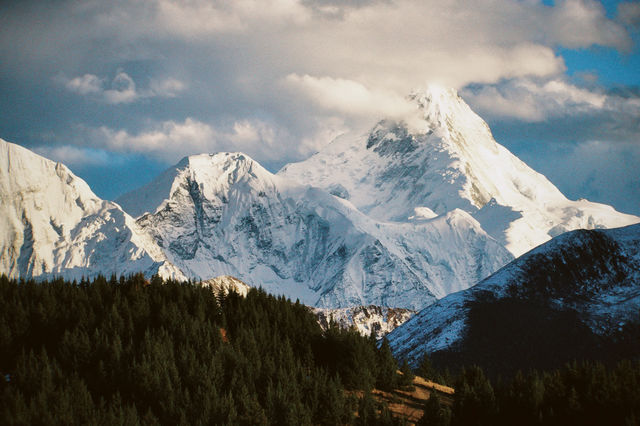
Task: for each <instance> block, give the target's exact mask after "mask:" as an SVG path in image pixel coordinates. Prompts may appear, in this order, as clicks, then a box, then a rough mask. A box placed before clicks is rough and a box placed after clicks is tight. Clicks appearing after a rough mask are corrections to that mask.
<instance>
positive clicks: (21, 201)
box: [0, 139, 184, 279]
mask: <svg viewBox="0 0 640 426" xmlns="http://www.w3.org/2000/svg"><path fill="white" fill-rule="evenodd" d="M0 200H1V201H2V202H1V203H0V217H2V220H1V221H0V273H5V274H7V275H8V276H9V277H22V278H29V277H42V278H45V277H49V276H53V275H56V276H64V277H67V278H70V279H73V278H80V277H82V276H86V277H89V276H95V275H97V274H103V275H110V274H118V275H121V274H129V273H134V272H144V273H146V274H147V275H151V274H154V273H160V274H162V275H164V276H167V277H176V278H184V275H182V273H181V272H180V271H179V270H178V269H176V268H175V267H173V265H171V264H170V263H169V262H167V261H166V258H165V256H164V254H163V253H162V250H160V248H159V247H157V246H156V245H155V244H154V243H153V241H152V240H151V239H150V238H149V236H148V235H147V234H146V233H144V232H142V231H141V230H140V229H139V227H138V226H137V225H136V223H135V221H134V220H133V218H131V216H129V215H128V214H127V213H125V212H124V211H123V210H122V209H121V208H120V207H119V206H118V205H117V204H115V203H112V202H110V201H104V200H101V199H99V198H98V197H97V196H96V195H95V194H94V193H93V192H92V191H91V189H90V188H89V186H88V185H87V184H86V183H85V182H84V181H83V180H82V179H80V178H78V177H77V176H75V175H74V174H73V173H72V172H71V171H70V170H69V169H68V168H67V167H65V166H64V165H62V164H60V163H54V162H53V161H50V160H47V159H45V158H43V157H41V156H39V155H37V154H34V153H33V152H31V151H29V150H27V149H25V148H22V147H20V146H18V145H15V144H12V143H9V142H6V141H4V140H2V139H0Z"/></svg>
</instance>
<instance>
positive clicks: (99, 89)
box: [58, 70, 186, 104]
mask: <svg viewBox="0 0 640 426" xmlns="http://www.w3.org/2000/svg"><path fill="white" fill-rule="evenodd" d="M58 80H62V81H63V83H64V85H65V87H66V88H67V89H68V90H70V91H71V92H74V93H77V94H79V95H89V96H91V97H92V98H94V99H100V100H102V101H104V102H106V103H108V104H128V103H132V102H135V101H137V100H140V99H143V98H152V97H156V96H159V97H167V98H172V97H175V96H177V95H178V94H179V93H180V92H182V91H183V90H184V89H185V88H186V85H185V84H184V83H183V82H181V81H180V80H177V79H175V78H167V79H164V80H155V79H153V80H151V82H150V86H149V88H148V89H144V90H139V89H137V88H136V83H135V82H134V81H133V78H131V77H130V76H129V75H128V74H127V73H126V72H124V71H122V70H118V72H117V73H116V75H115V76H114V78H113V80H111V83H110V85H109V87H108V88H107V87H105V79H104V78H100V77H98V76H97V75H93V74H84V75H83V76H79V77H75V78H72V79H70V80H67V79H65V78H64V77H58Z"/></svg>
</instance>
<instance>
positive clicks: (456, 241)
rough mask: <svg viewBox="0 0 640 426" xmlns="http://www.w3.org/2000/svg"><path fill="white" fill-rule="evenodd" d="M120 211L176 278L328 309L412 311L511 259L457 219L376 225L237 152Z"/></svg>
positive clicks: (199, 165) (212, 159)
mask: <svg viewBox="0 0 640 426" xmlns="http://www.w3.org/2000/svg"><path fill="white" fill-rule="evenodd" d="M159 200H162V201H161V202H160V204H158V205H156V203H158V201H159ZM118 202H119V203H121V205H122V206H123V208H124V209H125V210H127V211H131V212H133V213H140V212H145V213H143V214H142V215H140V216H139V217H138V219H137V224H138V226H139V227H140V228H142V229H144V230H145V231H146V232H147V233H148V234H149V235H151V237H152V238H153V240H154V241H155V243H156V244H157V245H158V246H160V247H162V248H163V250H164V253H165V255H166V256H167V258H168V259H169V261H170V262H171V263H172V264H174V265H176V266H177V267H179V268H180V270H182V271H183V272H184V273H185V275H187V276H189V277H194V278H201V279H205V278H207V277H211V276H217V275H220V274H225V275H231V276H234V277H237V278H239V279H240V280H242V281H244V282H246V283H249V284H251V285H260V286H262V287H263V288H265V289H266V290H267V291H269V292H272V293H275V294H286V295H287V296H289V297H291V298H294V299H295V298H298V299H300V301H301V302H303V303H305V304H308V305H312V306H319V307H326V308H343V307H350V306H357V305H370V304H374V305H380V306H390V307H404V308H410V309H420V308H422V307H425V306H427V305H429V304H430V303H432V302H433V301H435V300H436V299H438V298H441V297H443V296H445V295H446V294H449V293H451V292H452V291H457V290H460V289H463V288H467V287H469V285H471V284H473V283H474V282H477V281H478V280H479V279H481V278H483V277H486V276H488V275H489V274H490V273H491V272H493V271H495V270H496V269H498V268H499V267H500V266H502V265H503V264H505V263H506V262H508V261H509V260H511V258H512V256H511V254H510V253H509V252H508V251H507V250H505V249H504V248H503V247H502V246H501V245H500V244H499V243H498V242H496V241H495V240H494V239H493V238H491V237H490V236H488V235H487V234H486V233H485V232H484V231H483V230H482V229H481V228H480V225H479V224H478V222H477V221H476V220H474V219H473V218H472V217H471V216H470V215H469V214H467V213H466V212H464V211H462V210H459V209H455V210H452V211H450V212H447V213H446V214H443V215H441V216H440V217H437V218H432V219H430V220H424V221H417V222H407V223H394V222H386V221H379V220H375V219H373V218H371V217H369V216H367V215H365V214H363V213H362V212H360V211H359V210H358V209H356V208H355V207H354V206H353V205H352V204H351V203H350V202H349V201H346V200H344V199H341V198H339V197H335V196H333V195H330V194H329V193H327V192H325V191H323V190H321V189H317V188H314V187H311V186H308V185H301V184H298V183H296V182H294V181H291V180H289V179H286V178H285V177H282V176H278V175H274V174H272V173H270V172H269V171H267V170H265V169H264V168H263V167H262V166H260V165H259V164H258V163H257V162H256V161H254V160H252V159H251V158H249V157H248V156H247V155H245V154H242V153H218V154H203V155H196V156H191V157H187V158H185V159H183V160H182V161H181V162H180V163H178V164H177V165H176V166H174V167H172V168H170V169H169V170H167V171H166V172H164V173H163V174H162V175H161V176H160V177H158V178H157V179H156V180H155V181H153V182H151V183H150V184H148V185H146V186H145V187H143V188H141V189H139V190H136V191H134V192H133V193H130V194H127V195H125V196H124V197H122V198H120V199H119V200H118Z"/></svg>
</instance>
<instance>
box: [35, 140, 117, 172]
mask: <svg viewBox="0 0 640 426" xmlns="http://www.w3.org/2000/svg"><path fill="white" fill-rule="evenodd" d="M33 150H34V151H35V152H36V153H38V154H40V155H42V156H43V157H45V158H48V159H50V160H53V161H58V162H61V163H63V164H65V165H67V166H71V167H73V166H87V165H105V164H107V163H108V162H112V161H113V159H112V158H111V157H112V156H111V155H110V154H109V153H107V152H105V151H101V150H96V149H92V148H84V147H78V146H73V145H53V146H51V145H43V146H38V147H35V148H33Z"/></svg>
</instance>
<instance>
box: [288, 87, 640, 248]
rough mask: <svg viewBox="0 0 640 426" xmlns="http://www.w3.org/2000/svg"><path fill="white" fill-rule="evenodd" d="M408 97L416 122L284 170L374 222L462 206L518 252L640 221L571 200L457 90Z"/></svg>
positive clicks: (376, 131)
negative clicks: (500, 138) (501, 140)
mask: <svg viewBox="0 0 640 426" xmlns="http://www.w3.org/2000/svg"><path fill="white" fill-rule="evenodd" d="M410 99H411V100H412V101H413V102H414V104H415V107H416V113H417V114H418V115H419V118H418V119H417V120H416V119H415V117H413V118H408V119H407V120H406V121H397V120H395V121H394V120H382V121H380V122H379V123H378V124H377V125H376V126H375V127H374V128H373V129H372V130H371V131H369V132H367V133H365V134H346V135H343V136H341V137H339V138H337V139H336V140H334V141H333V142H331V143H330V144H328V145H327V146H325V147H324V148H323V149H321V150H320V151H319V152H318V153H316V154H314V155H313V156H311V157H310V158H308V159H306V160H304V161H301V162H298V163H291V164H287V165H285V166H284V167H283V168H282V169H281V170H280V171H279V172H278V174H279V175H282V176H285V177H288V178H290V179H293V180H297V181H299V182H303V183H313V184H314V185H316V186H319V187H321V188H324V189H326V190H328V191H329V192H332V193H334V195H337V196H342V197H343V198H346V199H349V200H350V201H351V202H352V203H353V204H354V205H355V206H356V207H357V208H359V209H360V210H361V211H363V212H364V213H366V214H368V215H370V216H372V217H374V218H376V219H378V220H386V221H389V220H390V221H401V222H405V221H407V220H409V218H410V217H414V216H415V211H416V209H425V208H426V209H429V210H431V211H433V212H434V213H435V214H438V215H439V214H443V213H446V212H448V211H451V210H453V209H455V208H459V209H462V210H464V211H466V212H468V213H469V214H471V215H472V216H474V218H476V219H477V220H478V221H479V222H480V223H481V225H482V227H483V228H484V229H485V230H487V231H489V233H490V235H491V236H492V237H494V238H495V239H496V240H498V241H500V242H501V243H502V244H504V245H505V247H507V249H509V251H511V253H512V254H513V255H514V256H516V257H517V256H519V255H520V254H523V253H525V252H527V251H528V250H530V249H531V248H533V247H535V246H537V245H539V244H541V243H543V242H545V241H548V240H549V239H550V238H551V237H553V236H555V235H559V234H560V233H562V232H566V231H568V230H571V229H577V228H597V227H606V228H610V227H618V226H624V225H629V224H631V223H637V222H639V221H640V218H639V217H636V216H633V215H627V214H624V213H619V212H617V211H615V209H613V208H612V207H610V206H606V205H603V204H598V203H591V202H588V201H586V200H580V201H570V200H567V199H566V197H565V196H564V195H562V193H561V192H560V191H559V190H558V189H557V188H556V187H555V186H554V185H553V184H552V183H551V182H550V181H549V180H548V179H547V178H546V177H544V176H543V175H541V174H540V173H538V172H535V171H534V170H532V169H531V168H530V167H528V166H527V165H526V164H525V163H524V162H522V161H521V160H520V159H518V158H517V157H515V156H514V155H513V154H511V153H510V152H509V151H508V150H507V149H506V148H505V147H503V146H502V145H500V144H498V143H497V142H496V141H495V139H494V138H493V136H492V134H491V130H490V129H489V126H488V125H487V124H486V122H484V121H483V120H482V119H481V118H480V117H479V116H478V115H477V114H475V113H474V112H473V111H472V110H471V108H470V107H469V106H468V105H467V104H466V103H465V102H464V101H463V100H462V98H460V97H459V96H458V95H457V93H456V92H455V90H452V89H451V90H446V89H442V88H437V87H436V86H431V87H430V88H429V89H428V90H426V91H424V92H414V93H413V94H412V95H411V96H410Z"/></svg>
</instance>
